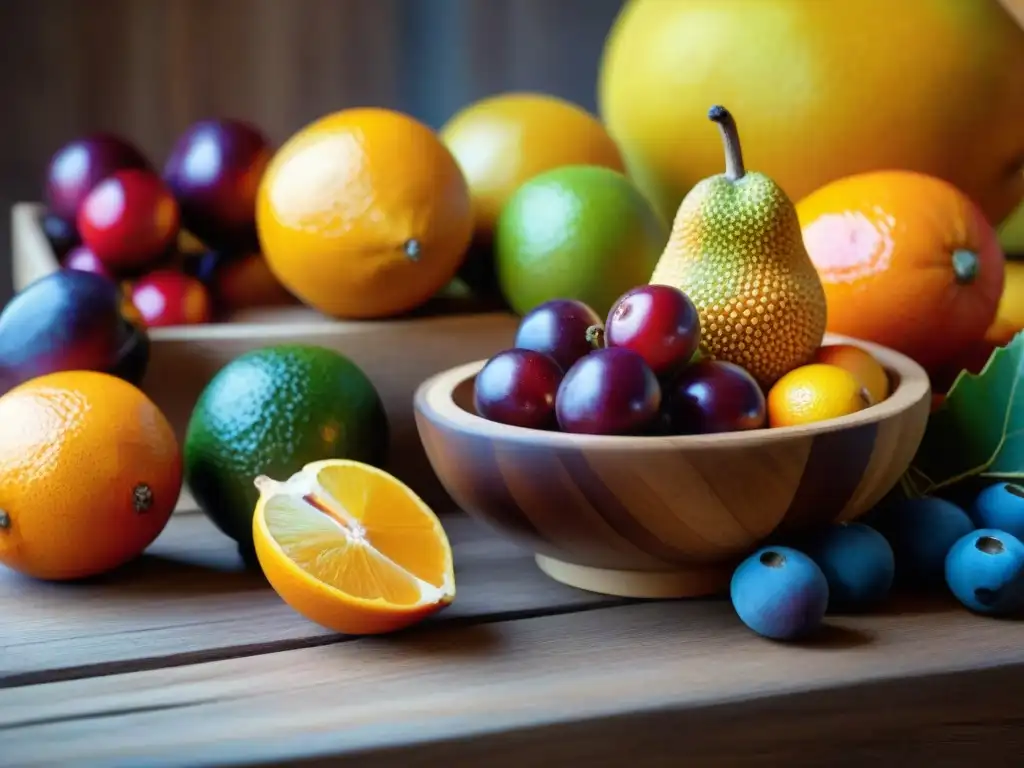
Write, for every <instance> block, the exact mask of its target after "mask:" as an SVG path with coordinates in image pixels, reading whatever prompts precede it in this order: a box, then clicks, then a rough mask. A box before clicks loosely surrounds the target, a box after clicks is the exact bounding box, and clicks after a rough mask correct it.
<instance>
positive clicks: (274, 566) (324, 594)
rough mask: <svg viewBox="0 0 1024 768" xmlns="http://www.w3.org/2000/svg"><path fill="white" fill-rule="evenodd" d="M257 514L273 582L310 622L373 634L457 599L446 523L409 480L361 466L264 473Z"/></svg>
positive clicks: (260, 554) (344, 463) (259, 541)
mask: <svg viewBox="0 0 1024 768" xmlns="http://www.w3.org/2000/svg"><path fill="white" fill-rule="evenodd" d="M255 483H256V487H257V489H259V491H260V499H259V502H257V504H256V511H255V514H254V515H253V540H254V543H255V545H256V556H257V558H258V559H259V563H260V567H261V568H262V569H263V573H264V574H265V575H266V577H267V581H269V582H270V585H271V586H272V587H273V588H274V591H276V592H277V594H278V595H280V596H281V598H282V599H283V600H284V601H285V602H286V603H288V605H290V606H291V607H292V608H293V609H295V610H296V611H297V612H298V613H300V614H302V615H303V616H305V617H306V618H307V619H310V620H311V621H314V622H316V623H317V624H321V625H323V626H325V627H327V628H329V629H333V630H334V631H336V632H343V633H345V634H353V635H370V634H381V633H384V632H392V631H394V630H397V629H401V628H403V627H407V626H410V625H412V624H415V623H416V622H418V621H421V620H422V619H425V618H426V617H427V616H429V615H430V614H432V613H434V612H436V611H438V610H440V609H441V608H443V607H445V606H446V605H448V604H449V603H451V602H452V600H453V599H454V598H455V574H454V569H453V567H452V550H451V545H450V544H449V542H448V537H447V535H446V534H445V532H444V528H443V527H442V526H441V521H440V520H438V519H437V516H436V515H435V514H434V513H433V512H432V511H431V510H430V508H429V507H428V506H427V505H426V504H425V503H424V502H423V501H422V500H421V499H420V498H419V497H418V496H417V495H416V494H415V493H414V492H413V491H412V490H411V489H410V488H409V487H408V486H406V485H405V484H404V483H402V482H401V481H400V480H398V479H397V478H395V477H393V476H392V475H390V474H388V473H387V472H384V471H383V470H380V469H377V468H376V467H372V466H370V465H368V464H363V463H361V462H357V461H348V460H343V459H330V460H327V461H318V462H314V463H312V464H307V465H306V466H305V467H303V468H302V470H300V471H299V472H297V473H296V474H294V475H292V477H290V478H289V479H288V480H286V481H284V482H277V481H275V480H271V479H270V478H268V477H265V476H262V475H261V476H260V477H258V478H256V480H255Z"/></svg>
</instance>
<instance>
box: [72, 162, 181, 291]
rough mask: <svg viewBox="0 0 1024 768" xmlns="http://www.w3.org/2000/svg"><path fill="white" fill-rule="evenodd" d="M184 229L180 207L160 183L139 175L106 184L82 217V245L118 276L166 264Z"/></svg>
mask: <svg viewBox="0 0 1024 768" xmlns="http://www.w3.org/2000/svg"><path fill="white" fill-rule="evenodd" d="M178 223H179V213H178V204H177V203H176V202H175V200H174V197H172V196H171V192H170V190H169V189H167V187H166V185H165V184H164V183H163V182H162V181H161V180H160V177H159V176H156V175H154V174H152V173H149V172H148V171H140V170H136V169H128V170H124V171H118V172H116V173H114V174H113V175H111V176H108V177H107V178H106V179H104V180H103V181H101V182H100V183H99V184H97V185H96V186H95V187H93V190H92V192H90V193H89V195H88V196H87V197H86V198H85V200H84V201H83V202H82V207H81V208H80V209H79V211H78V231H79V232H80V233H81V235H82V241H83V242H84V243H85V244H86V245H88V246H89V247H90V248H91V249H92V251H93V253H95V254H96V256H98V257H99V259H100V260H101V261H102V262H103V263H104V264H106V265H107V266H108V267H109V268H110V269H111V270H113V271H116V272H122V271H126V270H129V271H130V270H134V269H142V268H145V267H149V266H151V265H153V264H155V263H156V262H158V261H160V260H161V259H162V258H164V257H165V256H166V254H167V252H168V250H169V248H170V247H171V245H173V244H174V242H175V238H176V237H177V236H178Z"/></svg>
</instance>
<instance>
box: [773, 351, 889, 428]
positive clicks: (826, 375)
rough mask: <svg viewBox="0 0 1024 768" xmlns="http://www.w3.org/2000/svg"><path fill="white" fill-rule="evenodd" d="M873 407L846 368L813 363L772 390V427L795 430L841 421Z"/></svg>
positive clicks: (803, 367)
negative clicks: (841, 417)
mask: <svg viewBox="0 0 1024 768" xmlns="http://www.w3.org/2000/svg"><path fill="white" fill-rule="evenodd" d="M869 405H871V396H870V395H869V394H868V392H867V390H866V389H865V387H864V385H863V384H861V383H860V381H858V379H857V377H856V376H854V375H853V374H852V373H850V372H849V371H848V370H846V369H845V368H840V367H839V366H837V365H826V364H824V363H811V364H810V365H802V366H800V367H799V368H794V369H793V370H792V371H790V372H789V373H787V374H786V375H785V376H783V377H782V378H781V379H779V380H778V381H777V382H775V385H774V386H773V387H772V388H771V389H770V390H769V391H768V425H769V426H771V427H792V426H795V425H798V424H812V423H814V422H816V421H824V420H825V419H837V418H839V417H840V416H846V415H848V414H851V413H856V412H857V411H860V410H863V409H864V408H867V407H868V406H869Z"/></svg>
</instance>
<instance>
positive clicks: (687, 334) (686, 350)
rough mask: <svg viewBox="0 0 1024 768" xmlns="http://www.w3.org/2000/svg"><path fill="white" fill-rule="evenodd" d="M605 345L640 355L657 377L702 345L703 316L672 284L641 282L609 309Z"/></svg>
mask: <svg viewBox="0 0 1024 768" xmlns="http://www.w3.org/2000/svg"><path fill="white" fill-rule="evenodd" d="M604 330H605V336H604V340H605V344H607V345H608V346H609V347H625V348H626V349H631V350H633V351H634V352H636V353H637V354H638V355H640V356H641V357H642V358H643V359H644V360H645V361H646V362H647V365H649V366H650V368H651V370H652V371H654V373H655V374H656V375H657V376H664V375H667V374H670V373H672V372H673V371H677V370H680V369H681V368H682V367H683V366H684V365H686V363H688V362H689V360H690V358H691V357H693V353H694V352H696V351H697V347H698V346H699V345H700V315H699V314H698V313H697V308H696V307H695V306H694V304H693V302H692V301H690V298H689V297H688V296H687V295H686V294H685V293H683V292H682V291H680V290H679V289H678V288H673V287H672V286H669V285H641V286H638V287H636V288H633V289H632V290H629V291H627V292H626V293H624V294H623V295H622V296H621V297H620V298H619V299H618V301H616V302H615V304H613V305H612V308H611V310H610V311H609V312H608V320H607V321H606V322H605V326H604Z"/></svg>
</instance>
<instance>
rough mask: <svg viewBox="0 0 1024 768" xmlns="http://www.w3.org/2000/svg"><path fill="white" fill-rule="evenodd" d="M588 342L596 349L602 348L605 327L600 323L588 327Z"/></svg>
mask: <svg viewBox="0 0 1024 768" xmlns="http://www.w3.org/2000/svg"><path fill="white" fill-rule="evenodd" d="M587 343H589V344H590V346H592V347H593V348H594V349H602V348H603V347H604V328H602V327H601V326H600V325H592V326H590V327H589V328H587Z"/></svg>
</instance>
